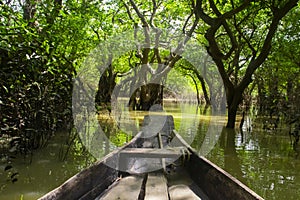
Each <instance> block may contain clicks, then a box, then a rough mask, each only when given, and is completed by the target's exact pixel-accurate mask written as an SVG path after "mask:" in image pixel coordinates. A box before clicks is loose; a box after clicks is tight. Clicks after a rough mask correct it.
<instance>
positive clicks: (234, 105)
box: [225, 85, 244, 128]
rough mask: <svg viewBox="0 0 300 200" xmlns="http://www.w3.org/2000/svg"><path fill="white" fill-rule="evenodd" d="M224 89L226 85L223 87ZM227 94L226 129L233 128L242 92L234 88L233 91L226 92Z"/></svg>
mask: <svg viewBox="0 0 300 200" xmlns="http://www.w3.org/2000/svg"><path fill="white" fill-rule="evenodd" d="M225 88H226V85H225ZM226 91H228V92H227V93H226V94H227V106H228V114H227V116H228V120H227V125H226V128H234V127H235V120H236V114H237V110H238V107H239V104H240V102H241V101H242V94H243V91H244V90H240V89H238V88H234V89H233V90H228V89H226Z"/></svg>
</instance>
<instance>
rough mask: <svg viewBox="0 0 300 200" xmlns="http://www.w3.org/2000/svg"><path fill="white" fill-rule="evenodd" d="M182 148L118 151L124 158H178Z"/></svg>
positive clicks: (127, 149)
mask: <svg viewBox="0 0 300 200" xmlns="http://www.w3.org/2000/svg"><path fill="white" fill-rule="evenodd" d="M182 152H183V151H182V148H177V147H174V148H165V149H157V148H155V149H152V148H126V149H124V150H122V151H120V156H122V157H124V158H129V157H141V158H179V157H180V156H181V155H182Z"/></svg>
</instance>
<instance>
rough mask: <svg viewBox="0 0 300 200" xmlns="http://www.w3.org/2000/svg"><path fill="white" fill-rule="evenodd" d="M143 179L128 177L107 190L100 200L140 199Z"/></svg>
mask: <svg viewBox="0 0 300 200" xmlns="http://www.w3.org/2000/svg"><path fill="white" fill-rule="evenodd" d="M142 182H143V177H141V176H127V177H125V178H122V179H120V180H119V181H118V182H117V183H116V184H115V185H114V186H113V187H111V188H109V189H107V191H105V192H104V194H103V195H102V196H101V197H100V198H97V199H99V200H117V199H122V200H135V199H138V197H139V194H140V191H141V187H142Z"/></svg>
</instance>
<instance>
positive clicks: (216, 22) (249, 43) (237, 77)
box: [193, 0, 298, 128]
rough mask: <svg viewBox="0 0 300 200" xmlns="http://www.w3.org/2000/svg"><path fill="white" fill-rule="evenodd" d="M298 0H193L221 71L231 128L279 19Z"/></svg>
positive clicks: (265, 53)
mask: <svg viewBox="0 0 300 200" xmlns="http://www.w3.org/2000/svg"><path fill="white" fill-rule="evenodd" d="M297 3H298V0H286V1H273V0H272V1H271V0H270V1H251V0H246V1H234V0H231V1H230V2H226V1H213V0H207V1H203V0H197V1H196V3H195V4H194V5H193V7H194V12H195V14H196V16H197V17H199V18H200V19H202V20H203V22H204V23H205V26H204V28H202V27H203V26H202V27H200V28H202V30H200V31H202V32H204V34H205V38H206V40H207V49H208V52H209V54H210V55H211V57H212V59H213V60H214V62H215V64H216V65H217V67H218V70H219V72H220V74H221V77H222V80H223V83H224V87H225V91H226V97H227V107H228V121H227V125H226V127H228V128H234V126H235V120H236V114H237V110H238V106H239V104H240V103H241V101H242V95H243V92H244V91H245V89H246V88H247V87H248V85H249V84H250V83H251V82H252V75H253V73H254V72H255V71H256V69H257V68H259V67H260V66H261V64H262V63H263V62H264V61H265V60H266V58H267V57H268V55H269V53H270V50H271V44H272V38H273V37H274V35H275V33H276V29H277V27H278V25H279V23H280V21H281V19H282V18H283V17H284V16H285V15H286V14H287V13H288V12H289V11H290V10H291V9H293V8H294V7H295V6H296V5H297Z"/></svg>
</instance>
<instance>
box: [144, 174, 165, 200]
mask: <svg viewBox="0 0 300 200" xmlns="http://www.w3.org/2000/svg"><path fill="white" fill-rule="evenodd" d="M145 188H146V189H145V190H146V194H145V200H169V197H168V186H167V179H166V177H165V176H164V174H162V173H150V174H148V178H147V183H146V187H145Z"/></svg>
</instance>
